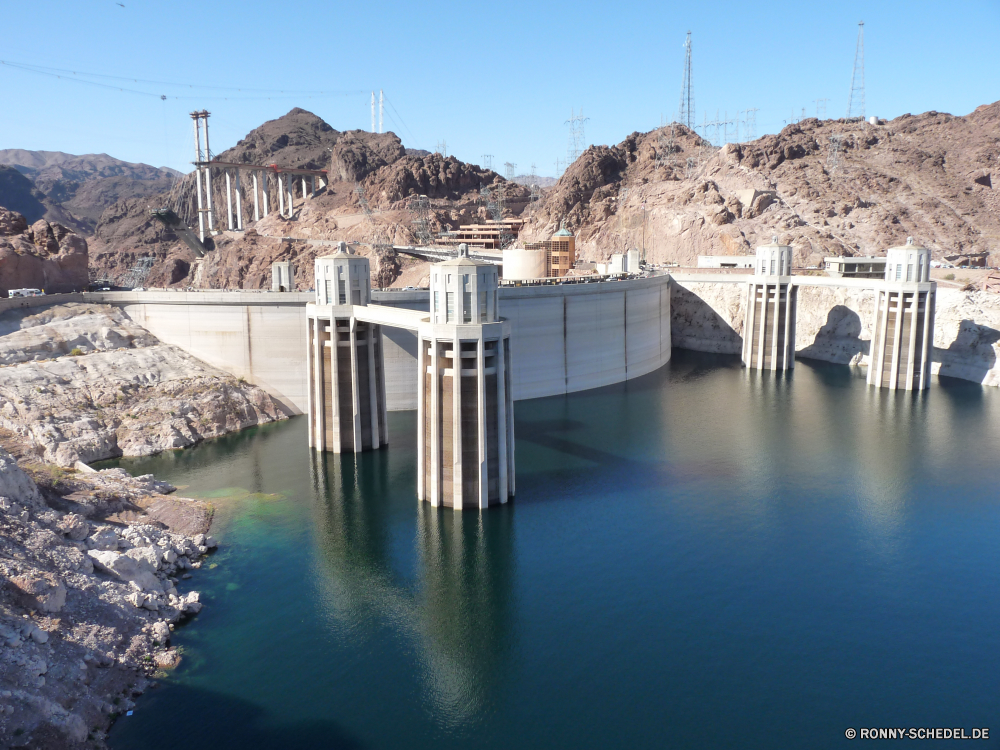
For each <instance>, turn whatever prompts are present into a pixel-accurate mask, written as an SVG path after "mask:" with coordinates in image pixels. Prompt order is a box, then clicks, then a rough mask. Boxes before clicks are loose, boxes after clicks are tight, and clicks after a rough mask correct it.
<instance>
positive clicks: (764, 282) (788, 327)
mask: <svg viewBox="0 0 1000 750" xmlns="http://www.w3.org/2000/svg"><path fill="white" fill-rule="evenodd" d="M791 273H792V248H791V247H789V246H787V245H779V244H778V238H777V237H774V238H773V240H772V242H771V244H770V245H761V246H760V247H758V248H757V261H756V265H755V266H754V275H753V277H752V278H751V279H750V281H749V282H748V283H747V304H746V319H745V321H744V325H743V364H744V365H746V366H747V367H748V368H750V369H754V370H771V371H774V372H778V371H781V370H791V369H792V368H794V367H795V306H796V296H797V295H796V291H797V289H796V287H794V286H793V285H792V283H791V281H792V279H791Z"/></svg>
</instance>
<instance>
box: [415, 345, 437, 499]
mask: <svg viewBox="0 0 1000 750" xmlns="http://www.w3.org/2000/svg"><path fill="white" fill-rule="evenodd" d="M430 334H431V335H430V336H429V337H428V338H427V339H426V341H427V342H428V343H429V344H430V350H431V378H430V386H431V410H430V411H431V414H430V417H431V426H430V429H429V430H428V432H430V434H431V451H430V458H429V460H430V463H431V470H430V475H431V482H430V484H431V505H433V506H435V507H436V506H438V505H440V504H441V357H440V354H441V352H440V346H439V344H438V342H437V339H435V338H434V335H433V330H432V331H431V332H430ZM418 338H419V339H421V340H424V338H423V336H419V335H418ZM417 429H418V430H422V429H423V428H422V427H421V426H418V427H417ZM423 458H424V455H423V454H422V453H421V454H420V456H418V457H417V460H418V461H420V460H421V459H423Z"/></svg>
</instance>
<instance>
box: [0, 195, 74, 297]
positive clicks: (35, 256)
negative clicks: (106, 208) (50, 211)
mask: <svg viewBox="0 0 1000 750" xmlns="http://www.w3.org/2000/svg"><path fill="white" fill-rule="evenodd" d="M87 263H88V248H87V241H86V240H85V239H84V238H83V237H81V236H80V235H79V234H76V233H75V232H72V231H71V230H69V229H68V228H66V227H65V226H63V225H62V224H50V223H49V222H48V221H46V220H45V219H38V220H37V221H35V222H34V223H33V224H31V225H30V226H29V225H28V221H27V219H26V218H25V217H24V216H22V215H21V214H19V213H15V212H13V211H8V210H6V209H4V208H0V295H2V296H4V297H6V296H7V292H8V291H9V290H11V289H21V288H24V287H29V288H34V289H42V290H44V291H45V292H48V293H52V292H70V291H79V290H81V289H84V288H85V287H86V285H87Z"/></svg>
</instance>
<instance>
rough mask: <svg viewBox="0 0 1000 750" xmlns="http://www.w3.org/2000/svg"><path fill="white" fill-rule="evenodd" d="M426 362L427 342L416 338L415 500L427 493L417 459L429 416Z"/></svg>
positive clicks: (423, 441)
mask: <svg viewBox="0 0 1000 750" xmlns="http://www.w3.org/2000/svg"><path fill="white" fill-rule="evenodd" d="M427 362H428V360H427V342H426V341H424V339H423V338H422V337H420V336H417V456H418V459H417V463H418V464H419V465H420V470H418V471H417V500H426V499H427V495H428V492H429V487H428V485H429V482H428V481H427V477H426V476H425V471H426V469H425V467H424V465H423V463H422V461H421V459H420V458H419V457H421V456H423V455H424V452H425V451H426V437H425V430H424V420H425V419H427V418H428V416H429V415H428V414H427V413H426V407H425V406H424V402H425V399H426V398H427V366H428V364H427Z"/></svg>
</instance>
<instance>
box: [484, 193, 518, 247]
mask: <svg viewBox="0 0 1000 750" xmlns="http://www.w3.org/2000/svg"><path fill="white" fill-rule="evenodd" d="M479 195H480V196H482V198H483V200H484V201H485V202H486V210H487V211H489V212H490V216H492V217H493V221H495V222H496V223H497V224H500V227H501V228H500V249H501V250H502V249H504V248H505V247H507V246H508V245H510V243H512V242H513V241H514V235H513V234H511V233H510V229H509V228H508V227H507V225H506V224H504V223H503V191H502V190H499V189H498V190H497V191H496V194H494V193H493V192H491V191H490V189H489V188H488V187H485V186H484V187H482V188H480V189H479Z"/></svg>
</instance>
